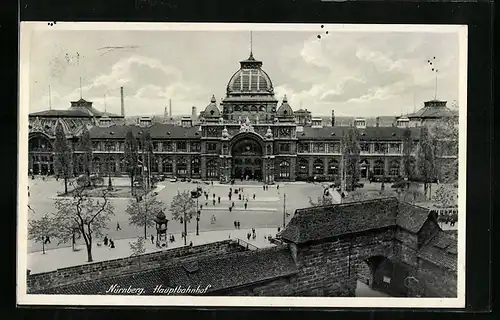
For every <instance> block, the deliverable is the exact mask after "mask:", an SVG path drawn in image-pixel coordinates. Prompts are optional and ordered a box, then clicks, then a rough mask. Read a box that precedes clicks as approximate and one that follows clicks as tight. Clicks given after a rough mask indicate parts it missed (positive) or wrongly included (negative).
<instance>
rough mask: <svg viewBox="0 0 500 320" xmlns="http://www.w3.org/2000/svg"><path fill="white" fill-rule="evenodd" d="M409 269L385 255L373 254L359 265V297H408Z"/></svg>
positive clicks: (357, 293) (357, 290)
mask: <svg viewBox="0 0 500 320" xmlns="http://www.w3.org/2000/svg"><path fill="white" fill-rule="evenodd" d="M407 277H408V272H407V270H406V269H405V268H404V267H403V266H401V265H400V264H398V263H396V262H393V261H391V260H390V259H388V258H387V257H384V256H380V255H377V256H372V257H370V258H368V259H366V260H364V261H363V262H361V263H360V264H359V266H358V285H357V288H356V296H357V297H387V296H391V297H406V296H407V293H408V288H407V287H406V286H405V279H406V278H407Z"/></svg>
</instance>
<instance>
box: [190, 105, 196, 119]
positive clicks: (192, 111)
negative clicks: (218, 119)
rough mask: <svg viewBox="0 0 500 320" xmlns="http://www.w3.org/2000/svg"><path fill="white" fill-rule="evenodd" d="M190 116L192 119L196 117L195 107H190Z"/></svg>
mask: <svg viewBox="0 0 500 320" xmlns="http://www.w3.org/2000/svg"><path fill="white" fill-rule="evenodd" d="M191 115H192V116H193V117H196V107H195V106H192V107H191Z"/></svg>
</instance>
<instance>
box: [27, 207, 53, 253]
mask: <svg viewBox="0 0 500 320" xmlns="http://www.w3.org/2000/svg"><path fill="white" fill-rule="evenodd" d="M51 237H57V228H55V227H54V217H53V215H52V214H48V213H46V214H45V215H43V217H41V218H40V219H37V220H30V221H29V222H28V239H29V240H34V241H35V242H41V243H42V253H43V254H45V243H46V241H47V239H50V238H51Z"/></svg>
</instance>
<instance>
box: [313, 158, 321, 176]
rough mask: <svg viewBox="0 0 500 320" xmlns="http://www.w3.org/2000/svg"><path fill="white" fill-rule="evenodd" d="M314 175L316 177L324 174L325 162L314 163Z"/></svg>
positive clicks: (317, 160) (319, 160)
mask: <svg viewBox="0 0 500 320" xmlns="http://www.w3.org/2000/svg"><path fill="white" fill-rule="evenodd" d="M313 173H314V174H315V175H321V174H323V160H321V159H316V160H315V161H314V163H313Z"/></svg>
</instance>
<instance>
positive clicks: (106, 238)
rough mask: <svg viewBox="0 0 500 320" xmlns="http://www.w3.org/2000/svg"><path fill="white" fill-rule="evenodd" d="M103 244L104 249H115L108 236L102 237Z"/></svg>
mask: <svg viewBox="0 0 500 320" xmlns="http://www.w3.org/2000/svg"><path fill="white" fill-rule="evenodd" d="M103 243H104V245H105V246H106V247H108V246H109V247H110V248H111V249H114V248H115V242H114V241H113V240H111V238H109V239H108V236H104V240H103Z"/></svg>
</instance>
